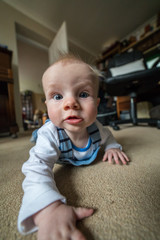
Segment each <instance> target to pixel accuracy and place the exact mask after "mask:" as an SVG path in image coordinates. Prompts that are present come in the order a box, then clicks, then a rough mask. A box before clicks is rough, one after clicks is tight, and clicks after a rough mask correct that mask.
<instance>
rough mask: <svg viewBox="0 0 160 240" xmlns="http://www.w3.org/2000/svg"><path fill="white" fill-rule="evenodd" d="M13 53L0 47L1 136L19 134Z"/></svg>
mask: <svg viewBox="0 0 160 240" xmlns="http://www.w3.org/2000/svg"><path fill="white" fill-rule="evenodd" d="M11 60H12V51H9V50H7V49H5V48H1V47H0V134H1V133H7V132H8V133H10V134H12V135H13V136H15V135H16V133H17V132H18V126H17V124H16V118H15V108H14V89H13V87H14V80H13V74H12V69H11Z"/></svg>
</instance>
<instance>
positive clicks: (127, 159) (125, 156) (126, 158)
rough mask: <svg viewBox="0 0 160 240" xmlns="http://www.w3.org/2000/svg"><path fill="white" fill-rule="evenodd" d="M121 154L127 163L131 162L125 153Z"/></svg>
mask: <svg viewBox="0 0 160 240" xmlns="http://www.w3.org/2000/svg"><path fill="white" fill-rule="evenodd" d="M121 153H122V155H123V156H124V158H125V160H126V161H127V162H129V161H130V160H129V158H128V157H127V155H126V154H125V153H124V152H121Z"/></svg>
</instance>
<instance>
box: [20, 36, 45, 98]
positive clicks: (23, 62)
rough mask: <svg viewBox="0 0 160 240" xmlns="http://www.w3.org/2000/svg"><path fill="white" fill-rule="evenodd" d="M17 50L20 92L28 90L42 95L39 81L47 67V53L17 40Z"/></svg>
mask: <svg viewBox="0 0 160 240" xmlns="http://www.w3.org/2000/svg"><path fill="white" fill-rule="evenodd" d="M17 49H18V59H19V87H20V92H23V91H26V90H30V91H32V92H34V93H40V94H43V88H42V83H41V79H42V75H43V73H44V71H45V70H46V69H47V67H48V65H49V62H48V51H46V50H44V49H42V48H39V47H36V46H34V45H31V44H29V43H26V42H24V41H22V40H17Z"/></svg>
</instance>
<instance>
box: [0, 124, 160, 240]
mask: <svg viewBox="0 0 160 240" xmlns="http://www.w3.org/2000/svg"><path fill="white" fill-rule="evenodd" d="M113 133H114V136H115V137H116V139H117V140H118V141H119V142H120V143H121V144H122V145H123V146H124V149H125V151H126V153H127V154H128V156H129V157H130V159H131V163H130V164H129V165H128V166H117V165H109V164H108V163H107V162H106V163H103V162H102V161H101V159H102V153H100V154H99V156H98V159H97V160H96V162H95V163H94V164H92V165H90V166H87V167H77V168H76V167H71V166H66V167H65V166H59V165H57V166H56V168H55V169H54V171H55V178H56V181H57V185H58V187H59V189H60V191H61V193H62V194H64V195H65V196H66V197H67V199H68V203H69V204H73V205H76V206H86V207H93V208H94V209H96V210H95V213H94V215H93V216H92V217H90V218H87V219H85V220H83V221H81V222H79V223H78V227H79V228H80V229H81V230H82V232H83V233H84V234H85V235H86V237H87V239H88V240H125V239H127V240H131V239H132V240H157V239H160V130H158V129H156V128H152V127H132V126H123V129H122V130H120V131H113ZM29 138H30V135H29V136H27V135H26V134H25V135H24V136H19V137H18V138H17V139H11V138H8V137H7V138H0V240H12V239H13V240H17V239H18V240H23V239H26V240H34V239H36V234H32V235H29V236H26V237H23V236H21V235H20V234H19V233H18V232H17V226H16V224H17V215H18V211H19V207H20V204H21V198H22V195H23V192H22V189H21V183H22V180H23V175H22V174H21V166H22V164H23V162H24V161H25V160H27V158H28V151H29V149H30V147H31V146H32V144H31V143H30V142H29Z"/></svg>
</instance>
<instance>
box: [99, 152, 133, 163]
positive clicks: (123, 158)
mask: <svg viewBox="0 0 160 240" xmlns="http://www.w3.org/2000/svg"><path fill="white" fill-rule="evenodd" d="M107 159H108V162H109V163H112V160H114V161H115V163H116V164H120V163H122V164H127V162H129V159H128V157H127V155H126V154H125V153H124V152H122V151H121V150H120V149H119V148H110V149H108V150H107V151H106V152H105V154H104V156H103V162H105V161H106V160H107Z"/></svg>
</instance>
